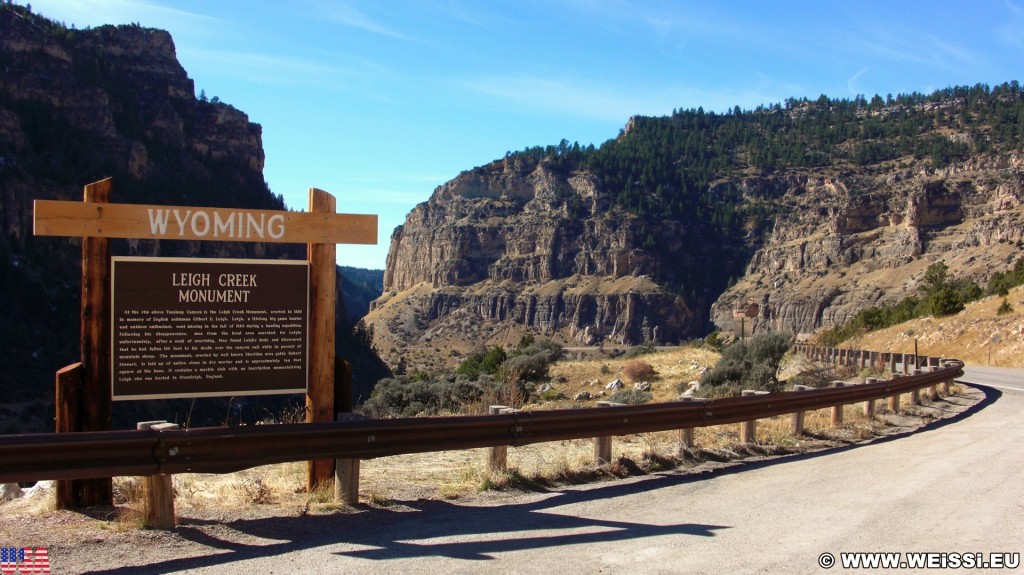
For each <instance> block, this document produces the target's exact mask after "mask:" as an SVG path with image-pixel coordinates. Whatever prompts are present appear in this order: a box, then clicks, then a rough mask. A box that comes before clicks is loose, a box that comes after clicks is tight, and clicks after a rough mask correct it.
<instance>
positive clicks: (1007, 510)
mask: <svg viewBox="0 0 1024 575" xmlns="http://www.w3.org/2000/svg"><path fill="white" fill-rule="evenodd" d="M982 377H987V376H982V375H980V372H976V371H975V370H971V371H970V372H969V375H966V376H965V379H981V378H982ZM1001 381H1002V380H1001ZM1003 383H1006V382H1005V381H1003ZM1010 384H1011V385H1012V384H1013V380H1011V381H1010ZM1018 386H1019V383H1018ZM970 389H971V392H972V393H974V394H976V396H977V397H980V398H982V401H981V402H980V403H979V404H978V405H977V406H975V407H973V408H970V409H968V410H967V411H965V412H963V413H961V414H960V415H959V416H956V417H953V418H950V419H947V420H943V421H942V422H940V423H937V424H934V425H932V426H931V427H928V428H925V429H924V430H921V431H918V432H916V433H910V434H905V435H903V436H897V437H895V438H893V439H891V440H890V439H886V440H879V441H876V442H874V443H872V444H870V445H863V446H859V447H851V448H840V449H835V450H831V451H830V452H827V453H819V454H812V455H804V456H796V457H790V458H783V459H777V460H772V461H766V462H756V463H745V464H739V465H735V466H732V467H728V468H723V469H719V470H717V471H714V472H708V473H706V474H704V475H702V476H693V475H685V474H677V473H666V474H660V475H653V476H647V477H642V478H635V479H630V480H625V481H617V482H610V483H602V484H597V485H590V486H583V487H578V488H570V489H565V490H561V491H558V492H554V493H549V494H539V495H530V496H525V497H520V498H518V499H516V500H514V501H512V502H511V504H508V503H510V502H509V500H508V499H502V497H500V496H499V497H498V499H499V500H500V501H494V502H493V503H494V505H499V504H500V503H505V504H503V505H500V506H487V504H484V505H483V506H467V505H466V504H459V503H448V502H442V501H421V502H410V503H408V504H407V505H406V506H405V507H404V508H394V509H389V510H373V511H368V512H365V513H361V514H357V515H349V516H330V517H324V518H318V519H315V520H314V519H313V518H309V517H303V518H276V519H267V520H254V521H249V522H243V523H238V524H233V525H232V526H230V527H231V528H233V529H234V530H236V531H234V535H232V533H231V532H229V531H228V530H227V529H226V530H225V531H224V535H223V539H217V538H212V537H210V536H209V535H203V534H202V533H200V532H198V531H192V530H190V529H189V528H188V526H183V527H180V528H179V529H178V533H179V534H180V536H181V537H183V538H184V539H192V540H193V542H194V543H197V544H201V545H202V551H201V552H199V553H196V551H195V549H194V548H193V549H190V550H189V551H188V555H191V557H190V558H189V559H180V560H174V559H172V560H165V561H162V562H154V563H150V564H149V565H148V566H147V567H145V568H144V569H139V570H135V569H124V570H119V571H118V572H119V573H122V574H127V573H152V572H160V573H166V572H191V573H211V574H212V573H224V572H236V573H247V572H249V573H268V572H276V573H282V572H287V573H346V574H351V573H360V574H366V573H438V574H444V575H453V574H458V573H472V574H481V573H483V574H489V573H503V574H506V573H524V574H527V573H538V574H544V575H554V574H559V575H561V574H573V573H583V574H593V573H608V574H613V573H629V574H631V575H632V574H649V573H708V574H719V573H721V574H725V573H729V574H732V573H754V572H757V573H844V572H852V571H850V570H846V569H843V568H842V567H841V566H837V567H836V568H833V569H831V570H828V571H826V570H824V569H822V568H820V567H819V566H818V557H819V555H821V554H822V553H824V552H831V553H833V554H835V556H836V557H837V558H839V554H840V553H841V552H909V551H925V552H986V553H988V552H1017V553H1020V552H1024V448H1022V447H1021V446H1022V445H1024V425H1021V422H1022V421H1021V419H1022V415H1024V394H1022V393H1017V392H1013V391H1003V390H1000V389H997V388H991V387H990V388H980V389H975V388H970ZM953 401H956V399H955V398H954V399H953ZM945 406H946V407H948V408H950V409H953V406H952V404H949V403H947V404H945ZM243 534H244V536H245V537H244V538H240V537H239V536H240V535H243ZM254 537H259V538H260V539H253V538H254ZM243 539H244V542H243ZM141 553H142V554H143V555H144V554H145V550H141ZM870 572H874V573H878V572H890V573H895V572H899V573H909V572H915V571H914V570H910V569H906V570H898V571H896V570H889V571H881V570H873V571H870ZM916 572H919V573H926V572H927V573H936V572H939V571H937V570H924V569H921V570H918V571H916ZM957 572H959V573H968V572H978V571H971V570H960V571H957ZM999 572H1002V573H1006V572H1024V567H1020V568H1018V569H1016V570H1004V571H999Z"/></svg>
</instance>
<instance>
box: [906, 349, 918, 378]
mask: <svg viewBox="0 0 1024 575" xmlns="http://www.w3.org/2000/svg"><path fill="white" fill-rule="evenodd" d="M911 357H915V356H914V354H912V353H905V354H903V374H904V375H910V374H911V373H912V372H913V371H914V367H913V366H914V364H913V363H912V362H911V361H910V359H909V358H911ZM915 361H916V360H915Z"/></svg>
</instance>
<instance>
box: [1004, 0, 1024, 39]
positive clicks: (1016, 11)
mask: <svg viewBox="0 0 1024 575" xmlns="http://www.w3.org/2000/svg"><path fill="white" fill-rule="evenodd" d="M1006 8H1007V10H1009V11H1010V18H1009V19H1008V21H1007V22H1006V25H1005V26H1003V28H1002V29H1001V30H1000V31H999V36H1000V38H1002V40H1003V42H1005V43H1007V44H1009V45H1010V46H1013V47H1015V48H1024V8H1021V7H1020V6H1017V5H1016V4H1014V3H1013V2H1009V1H1008V2H1007V3H1006Z"/></svg>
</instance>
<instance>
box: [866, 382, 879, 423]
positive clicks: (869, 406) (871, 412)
mask: <svg viewBox="0 0 1024 575" xmlns="http://www.w3.org/2000/svg"><path fill="white" fill-rule="evenodd" d="M864 383H865V384H868V383H878V378H874V377H868V378H865V379H864ZM864 417H866V418H868V419H874V417H875V400H873V399H869V400H867V401H865V402H864Z"/></svg>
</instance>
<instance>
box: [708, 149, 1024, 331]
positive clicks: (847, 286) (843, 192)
mask: <svg viewBox="0 0 1024 575" xmlns="http://www.w3.org/2000/svg"><path fill="white" fill-rule="evenodd" d="M786 187H787V189H786V190H785V192H784V193H783V198H784V200H783V201H786V199H787V198H788V199H789V204H788V205H790V206H791V213H790V214H789V215H788V216H786V217H780V218H779V219H778V220H777V221H776V222H775V226H774V228H773V230H772V231H771V233H770V234H769V236H768V237H767V238H766V241H765V243H764V245H763V247H761V249H759V250H758V251H756V252H755V253H754V255H753V257H752V258H751V260H750V264H749V266H748V268H747V272H746V274H745V275H744V277H743V278H742V279H741V280H740V281H738V282H737V283H736V285H735V286H733V287H731V288H730V289H728V290H726V291H725V293H723V294H722V295H721V296H720V297H719V298H718V300H717V301H716V302H715V304H714V305H713V306H712V309H711V313H712V319H713V321H714V323H715V324H716V325H717V326H718V327H719V328H722V329H727V330H735V331H739V330H740V329H744V330H745V331H746V332H747V333H759V332H765V331H787V332H794V333H800V332H810V331H813V330H815V329H818V328H821V327H828V326H832V325H837V324H842V323H844V322H845V321H847V320H848V319H850V318H852V317H853V316H854V315H855V314H856V313H857V312H858V311H859V310H861V309H863V308H865V307H868V306H871V305H879V304H893V303H896V302H897V301H899V300H900V299H902V298H903V297H906V296H907V295H913V294H916V293H917V291H918V290H917V284H918V281H919V280H920V278H921V277H922V276H923V274H924V270H925V269H926V268H927V266H928V265H930V264H931V263H934V262H937V261H942V262H944V263H946V265H948V266H949V267H950V270H951V273H953V274H954V275H956V276H960V277H971V278H972V279H975V280H977V281H979V282H980V283H982V284H984V282H985V281H986V280H987V278H988V276H989V275H991V273H992V272H994V271H1002V270H1005V269H1006V268H1007V267H1008V265H1009V264H1010V263H1011V262H1012V261H1015V259H1016V258H1017V257H1019V256H1020V254H1021V251H1020V246H1021V245H1022V242H1024V208H1022V205H1021V201H1022V199H1024V156H1022V155H1021V154H1020V153H1016V152H1011V153H1007V154H1003V155H991V156H976V157H972V158H970V159H968V160H967V161H964V162H960V163H956V164H953V165H951V166H950V167H948V168H946V169H942V170H933V169H929V168H927V167H923V166H916V167H913V168H907V169H903V170H899V171H896V172H886V173H881V174H875V175H872V174H856V175H855V176H853V177H849V178H830V179H824V178H820V177H819V178H815V177H811V176H807V177H803V178H796V179H790V180H789V181H788V182H787V184H786Z"/></svg>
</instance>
